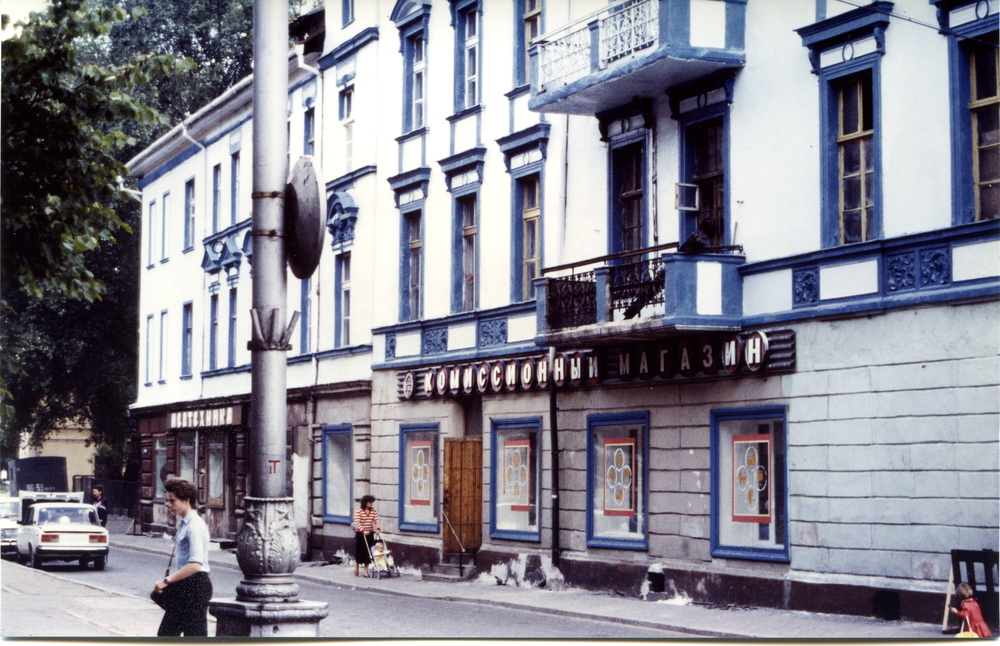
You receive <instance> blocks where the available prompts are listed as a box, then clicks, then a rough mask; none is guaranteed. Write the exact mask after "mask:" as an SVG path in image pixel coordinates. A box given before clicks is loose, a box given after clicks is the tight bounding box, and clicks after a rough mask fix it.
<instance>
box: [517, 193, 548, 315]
mask: <svg viewBox="0 0 1000 646" xmlns="http://www.w3.org/2000/svg"><path fill="white" fill-rule="evenodd" d="M515 181H516V191H517V195H516V200H515V205H516V208H515V211H516V212H517V213H518V215H519V216H520V217H519V218H517V220H518V221H517V222H515V226H516V227H517V229H519V230H520V231H519V232H520V234H521V235H520V236H517V235H516V233H517V232H515V239H514V247H515V249H516V253H517V256H518V261H519V262H518V263H517V265H518V266H516V267H515V268H514V273H515V274H517V273H520V280H517V281H516V283H520V285H521V294H520V296H521V298H520V299H519V300H521V301H530V300H533V299H534V298H535V279H536V278H538V277H539V276H540V273H539V272H540V270H541V266H542V235H541V234H542V217H541V216H542V200H541V176H540V174H538V173H535V174H532V175H527V176H524V177H521V178H519V179H517V180H515Z"/></svg>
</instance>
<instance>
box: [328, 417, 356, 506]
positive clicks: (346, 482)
mask: <svg viewBox="0 0 1000 646" xmlns="http://www.w3.org/2000/svg"><path fill="white" fill-rule="evenodd" d="M351 462H352V461H351V427H350V426H348V425H341V426H324V427H323V520H326V521H328V522H334V523H349V522H351V481H352V478H351Z"/></svg>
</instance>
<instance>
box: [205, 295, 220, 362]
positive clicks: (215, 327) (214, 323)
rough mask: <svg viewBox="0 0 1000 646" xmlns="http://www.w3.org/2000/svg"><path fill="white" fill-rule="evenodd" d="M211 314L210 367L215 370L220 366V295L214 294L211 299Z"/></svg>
mask: <svg viewBox="0 0 1000 646" xmlns="http://www.w3.org/2000/svg"><path fill="white" fill-rule="evenodd" d="M209 310H210V312H209V316H210V318H211V320H210V324H211V327H210V328H209V330H208V369H209V370H215V369H216V368H217V367H218V359H217V357H218V348H219V295H218V294H212V297H211V299H210V300H209Z"/></svg>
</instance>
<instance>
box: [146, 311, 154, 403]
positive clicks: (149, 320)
mask: <svg viewBox="0 0 1000 646" xmlns="http://www.w3.org/2000/svg"><path fill="white" fill-rule="evenodd" d="M152 348H153V315H152V314H149V315H147V316H146V385H147V386H149V385H150V384H152V383H153V364H152V361H153V350H152Z"/></svg>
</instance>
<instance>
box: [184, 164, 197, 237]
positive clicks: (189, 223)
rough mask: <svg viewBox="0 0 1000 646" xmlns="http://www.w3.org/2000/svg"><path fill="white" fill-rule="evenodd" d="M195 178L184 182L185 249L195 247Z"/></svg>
mask: <svg viewBox="0 0 1000 646" xmlns="http://www.w3.org/2000/svg"><path fill="white" fill-rule="evenodd" d="M194 207H195V204H194V180H193V179H189V180H188V181H187V182H186V183H185V184H184V249H185V251H186V250H188V249H193V248H194Z"/></svg>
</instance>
